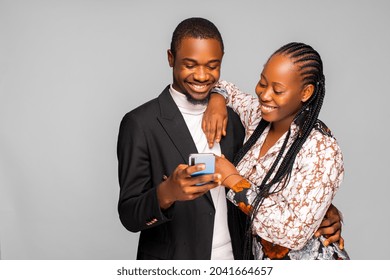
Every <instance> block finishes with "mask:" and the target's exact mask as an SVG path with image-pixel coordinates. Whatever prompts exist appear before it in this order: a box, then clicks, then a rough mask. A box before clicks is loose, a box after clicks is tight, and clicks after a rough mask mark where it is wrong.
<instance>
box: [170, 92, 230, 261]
mask: <svg viewBox="0 0 390 280" xmlns="http://www.w3.org/2000/svg"><path fill="white" fill-rule="evenodd" d="M169 91H170V93H171V96H172V98H173V100H174V101H175V103H176V105H177V107H178V108H179V110H180V112H181V114H182V115H183V118H184V120H185V122H186V124H187V127H188V130H189V131H190V133H191V136H192V139H193V140H194V143H195V145H196V149H197V150H198V153H214V154H216V155H219V156H220V155H221V147H220V145H219V143H214V146H213V148H211V149H210V148H209V145H208V143H207V138H206V135H205V134H204V133H203V130H202V117H203V113H204V111H205V110H206V108H207V104H204V105H203V104H196V105H195V104H192V103H190V102H189V101H188V100H187V97H186V96H185V95H184V94H182V93H180V92H178V91H177V90H175V89H174V88H173V87H172V85H171V86H170V89H169ZM210 193H211V197H212V199H213V203H214V208H215V218H214V231H213V243H212V244H213V245H212V250H211V259H212V260H227V259H230V260H232V259H234V257H233V250H232V244H231V239H230V234H229V228H228V222H227V201H226V195H225V188H224V187H223V186H219V187H216V188H214V189H211V190H210Z"/></svg>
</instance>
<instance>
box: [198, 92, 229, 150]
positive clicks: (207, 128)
mask: <svg viewBox="0 0 390 280" xmlns="http://www.w3.org/2000/svg"><path fill="white" fill-rule="evenodd" d="M227 121H228V114H227V109H226V103H225V98H223V96H222V95H220V94H217V93H214V94H210V100H209V103H208V105H207V109H206V111H205V112H204V115H203V120H202V130H203V132H204V134H205V135H206V138H207V142H208V143H209V147H210V148H212V147H213V146H214V141H215V142H217V143H219V141H221V138H222V136H226V126H227Z"/></svg>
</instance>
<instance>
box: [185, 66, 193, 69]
mask: <svg viewBox="0 0 390 280" xmlns="http://www.w3.org/2000/svg"><path fill="white" fill-rule="evenodd" d="M185 67H186V68H187V69H193V68H194V67H195V65H186V66H185Z"/></svg>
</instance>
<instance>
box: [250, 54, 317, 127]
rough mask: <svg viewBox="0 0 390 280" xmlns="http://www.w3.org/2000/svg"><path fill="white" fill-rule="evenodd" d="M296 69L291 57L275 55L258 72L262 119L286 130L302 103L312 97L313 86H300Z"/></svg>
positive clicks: (258, 94)
mask: <svg viewBox="0 0 390 280" xmlns="http://www.w3.org/2000/svg"><path fill="white" fill-rule="evenodd" d="M298 69H299V68H298V66H297V65H294V64H293V63H292V61H291V59H290V58H288V57H287V56H284V55H280V54H276V55H274V56H272V57H271V58H270V59H269V61H268V62H267V64H266V65H265V66H264V69H263V72H262V73H261V77H260V81H259V82H258V84H257V85H256V94H257V96H258V97H259V100H260V110H261V114H262V117H263V118H264V119H265V120H266V121H268V122H271V123H273V125H274V126H275V125H279V124H283V125H284V126H285V127H287V128H288V127H289V126H290V124H291V122H292V121H293V119H294V117H295V115H296V114H297V112H298V111H299V109H300V108H301V107H302V102H305V101H307V100H308V99H309V98H310V96H311V94H312V90H313V87H312V86H311V85H309V86H305V87H304V86H303V83H302V78H301V76H300V73H299V71H298ZM308 87H310V88H311V90H310V89H308Z"/></svg>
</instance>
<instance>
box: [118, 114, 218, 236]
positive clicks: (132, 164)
mask: <svg viewBox="0 0 390 280" xmlns="http://www.w3.org/2000/svg"><path fill="white" fill-rule="evenodd" d="M146 134H147V133H145V131H144V128H143V126H142V125H141V124H140V123H139V122H138V121H137V118H136V117H135V116H134V115H132V114H127V115H126V116H125V117H124V118H123V120H122V122H121V126H120V129H119V136H118V147H117V154H118V163H119V170H118V171H119V184H120V197H119V203H118V211H119V216H120V219H121V222H122V224H123V225H124V226H125V227H126V228H127V229H128V230H129V231H132V232H137V231H140V230H143V229H147V228H150V227H153V226H157V225H159V224H161V223H164V222H167V221H169V220H170V219H171V216H172V208H173V206H174V203H175V202H176V201H185V200H193V199H195V198H197V197H199V196H201V195H203V194H204V193H206V192H207V191H209V190H210V189H211V188H214V187H216V186H218V185H219V182H220V175H219V174H209V175H203V176H197V177H191V174H192V173H194V172H196V171H199V170H202V169H204V166H203V165H202V164H199V165H195V166H188V165H185V164H180V165H179V166H177V168H176V169H175V170H174V171H173V173H172V174H171V175H170V176H169V177H166V178H162V177H161V181H159V182H153V174H152V163H151V156H150V154H149V149H148V147H147V142H148V141H147V139H146V137H145V135H146ZM164 179H165V180H164ZM208 182H210V183H208ZM204 183H206V184H204ZM197 184H202V185H201V186H199V185H198V186H197Z"/></svg>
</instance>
